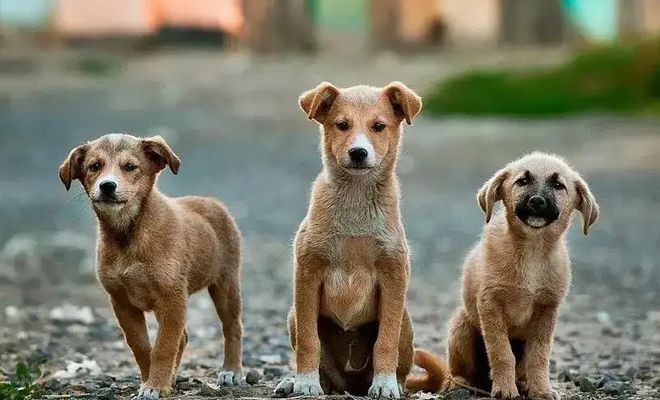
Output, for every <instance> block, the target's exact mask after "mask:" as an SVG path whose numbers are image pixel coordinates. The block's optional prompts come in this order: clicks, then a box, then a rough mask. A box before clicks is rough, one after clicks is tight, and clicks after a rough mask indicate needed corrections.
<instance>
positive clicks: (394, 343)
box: [368, 259, 409, 399]
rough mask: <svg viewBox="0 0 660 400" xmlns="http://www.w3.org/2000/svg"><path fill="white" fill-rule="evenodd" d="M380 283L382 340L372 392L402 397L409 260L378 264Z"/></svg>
mask: <svg viewBox="0 0 660 400" xmlns="http://www.w3.org/2000/svg"><path fill="white" fill-rule="evenodd" d="M376 268H377V269H378V271H379V284H378V292H379V297H378V306H379V309H378V339H376V343H375V344H374V377H373V381H372V383H371V387H370V388H369V391H368V394H369V396H370V397H373V398H393V399H398V398H399V397H401V388H400V387H399V382H398V381H397V377H396V368H397V365H398V363H399V340H400V336H401V322H402V319H403V311H404V308H405V305H406V289H407V287H408V276H409V267H408V262H407V261H406V260H392V259H387V260H383V261H380V262H377V263H376Z"/></svg>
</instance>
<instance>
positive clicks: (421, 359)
mask: <svg viewBox="0 0 660 400" xmlns="http://www.w3.org/2000/svg"><path fill="white" fill-rule="evenodd" d="M413 362H414V363H415V365H417V366H419V367H422V368H424V369H425V370H426V374H422V375H414V376H409V377H408V378H407V379H406V389H408V390H410V391H412V392H419V391H424V392H431V393H436V392H439V391H440V389H442V387H443V385H444V383H445V381H446V380H447V379H449V366H447V363H446V362H445V361H444V360H442V359H440V358H439V357H436V356H434V355H433V354H431V353H430V352H428V351H426V350H421V349H416V350H415V357H414V358H413Z"/></svg>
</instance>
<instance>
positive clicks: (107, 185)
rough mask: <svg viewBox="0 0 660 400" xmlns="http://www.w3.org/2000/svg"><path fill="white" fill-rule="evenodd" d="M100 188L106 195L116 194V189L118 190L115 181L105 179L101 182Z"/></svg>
mask: <svg viewBox="0 0 660 400" xmlns="http://www.w3.org/2000/svg"><path fill="white" fill-rule="evenodd" d="M99 189H101V193H103V194H104V195H106V196H109V195H113V194H115V190H117V183H115V182H113V181H103V182H101V183H100V184H99Z"/></svg>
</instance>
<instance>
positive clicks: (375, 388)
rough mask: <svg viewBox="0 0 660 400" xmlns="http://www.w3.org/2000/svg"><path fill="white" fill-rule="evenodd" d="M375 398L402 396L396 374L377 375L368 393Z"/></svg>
mask: <svg viewBox="0 0 660 400" xmlns="http://www.w3.org/2000/svg"><path fill="white" fill-rule="evenodd" d="M367 394H368V395H369V397H371V398H373V399H398V398H400V397H401V390H400V387H399V383H398V382H397V380H396V375H394V374H387V375H378V374H377V375H376V376H374V379H373V381H372V383H371V387H370V388H369V391H368V393H367Z"/></svg>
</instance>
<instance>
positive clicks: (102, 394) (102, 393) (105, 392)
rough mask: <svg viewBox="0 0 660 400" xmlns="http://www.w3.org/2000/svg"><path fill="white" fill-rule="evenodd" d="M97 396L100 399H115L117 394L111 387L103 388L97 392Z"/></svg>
mask: <svg viewBox="0 0 660 400" xmlns="http://www.w3.org/2000/svg"><path fill="white" fill-rule="evenodd" d="M96 398H97V399H100V400H114V398H115V394H114V393H113V392H112V389H110V388H101V389H99V390H98V391H97V392H96Z"/></svg>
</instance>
